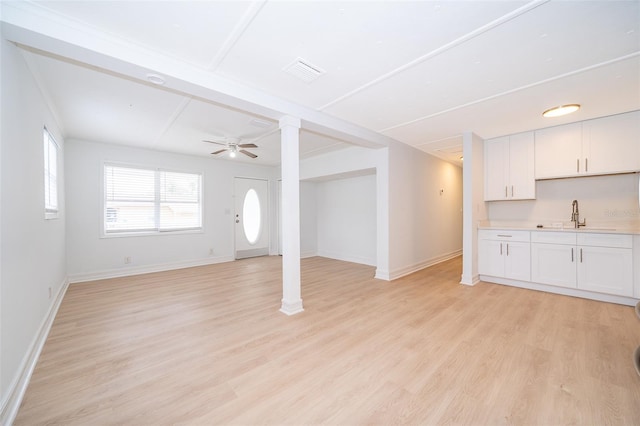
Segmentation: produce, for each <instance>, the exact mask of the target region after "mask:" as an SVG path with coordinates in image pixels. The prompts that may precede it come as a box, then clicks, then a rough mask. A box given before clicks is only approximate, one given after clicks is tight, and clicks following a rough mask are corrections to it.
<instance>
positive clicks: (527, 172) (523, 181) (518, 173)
mask: <svg viewBox="0 0 640 426" xmlns="http://www.w3.org/2000/svg"><path fill="white" fill-rule="evenodd" d="M508 185H509V188H508V192H509V199H512V200H531V199H534V198H536V181H535V175H534V144H533V132H526V133H519V134H517V135H511V136H510V138H509V182H508Z"/></svg>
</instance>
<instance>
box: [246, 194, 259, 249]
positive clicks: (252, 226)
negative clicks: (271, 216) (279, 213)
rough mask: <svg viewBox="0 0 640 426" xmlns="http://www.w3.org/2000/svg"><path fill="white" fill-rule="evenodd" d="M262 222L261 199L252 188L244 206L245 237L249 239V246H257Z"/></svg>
mask: <svg viewBox="0 0 640 426" xmlns="http://www.w3.org/2000/svg"><path fill="white" fill-rule="evenodd" d="M261 222H262V215H261V212H260V199H259V198H258V193H257V192H256V190H255V189H253V188H251V189H250V190H248V191H247V194H246V195H245V196H244V203H243V204H242V224H243V229H244V236H245V237H247V241H249V244H255V243H256V241H258V237H259V236H260V228H261V227H262V223H261Z"/></svg>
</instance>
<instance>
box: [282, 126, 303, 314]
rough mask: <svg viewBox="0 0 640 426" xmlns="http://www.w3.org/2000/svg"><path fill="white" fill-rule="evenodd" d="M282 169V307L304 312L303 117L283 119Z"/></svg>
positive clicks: (291, 310)
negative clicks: (301, 289) (301, 290)
mask: <svg viewBox="0 0 640 426" xmlns="http://www.w3.org/2000/svg"><path fill="white" fill-rule="evenodd" d="M280 132H281V135H280V138H281V146H280V150H281V152H282V153H281V168H282V209H281V214H282V307H281V308H280V312H283V313H285V314H287V315H294V314H297V313H299V312H302V311H303V310H304V309H303V308H302V298H301V297H300V156H299V142H300V119H298V118H295V117H290V116H286V117H283V118H281V119H280Z"/></svg>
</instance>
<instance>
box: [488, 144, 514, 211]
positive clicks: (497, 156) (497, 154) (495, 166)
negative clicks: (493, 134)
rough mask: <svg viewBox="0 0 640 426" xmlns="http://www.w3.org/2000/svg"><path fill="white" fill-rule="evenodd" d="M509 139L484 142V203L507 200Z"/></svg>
mask: <svg viewBox="0 0 640 426" xmlns="http://www.w3.org/2000/svg"><path fill="white" fill-rule="evenodd" d="M508 166H509V137H508V136H507V137H503V138H497V139H490V140H487V141H485V142H484V176H485V181H484V182H485V185H484V189H485V190H484V199H485V201H494V200H506V199H507V186H508V184H507V179H508V172H509V167H508Z"/></svg>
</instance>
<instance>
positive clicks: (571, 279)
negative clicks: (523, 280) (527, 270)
mask: <svg viewBox="0 0 640 426" xmlns="http://www.w3.org/2000/svg"><path fill="white" fill-rule="evenodd" d="M575 253H576V246H575V245H566V244H547V243H532V244H531V281H533V282H536V283H540V284H549V285H557V286H560V287H569V288H576V287H577V280H576V277H577V271H576V262H575Z"/></svg>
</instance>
